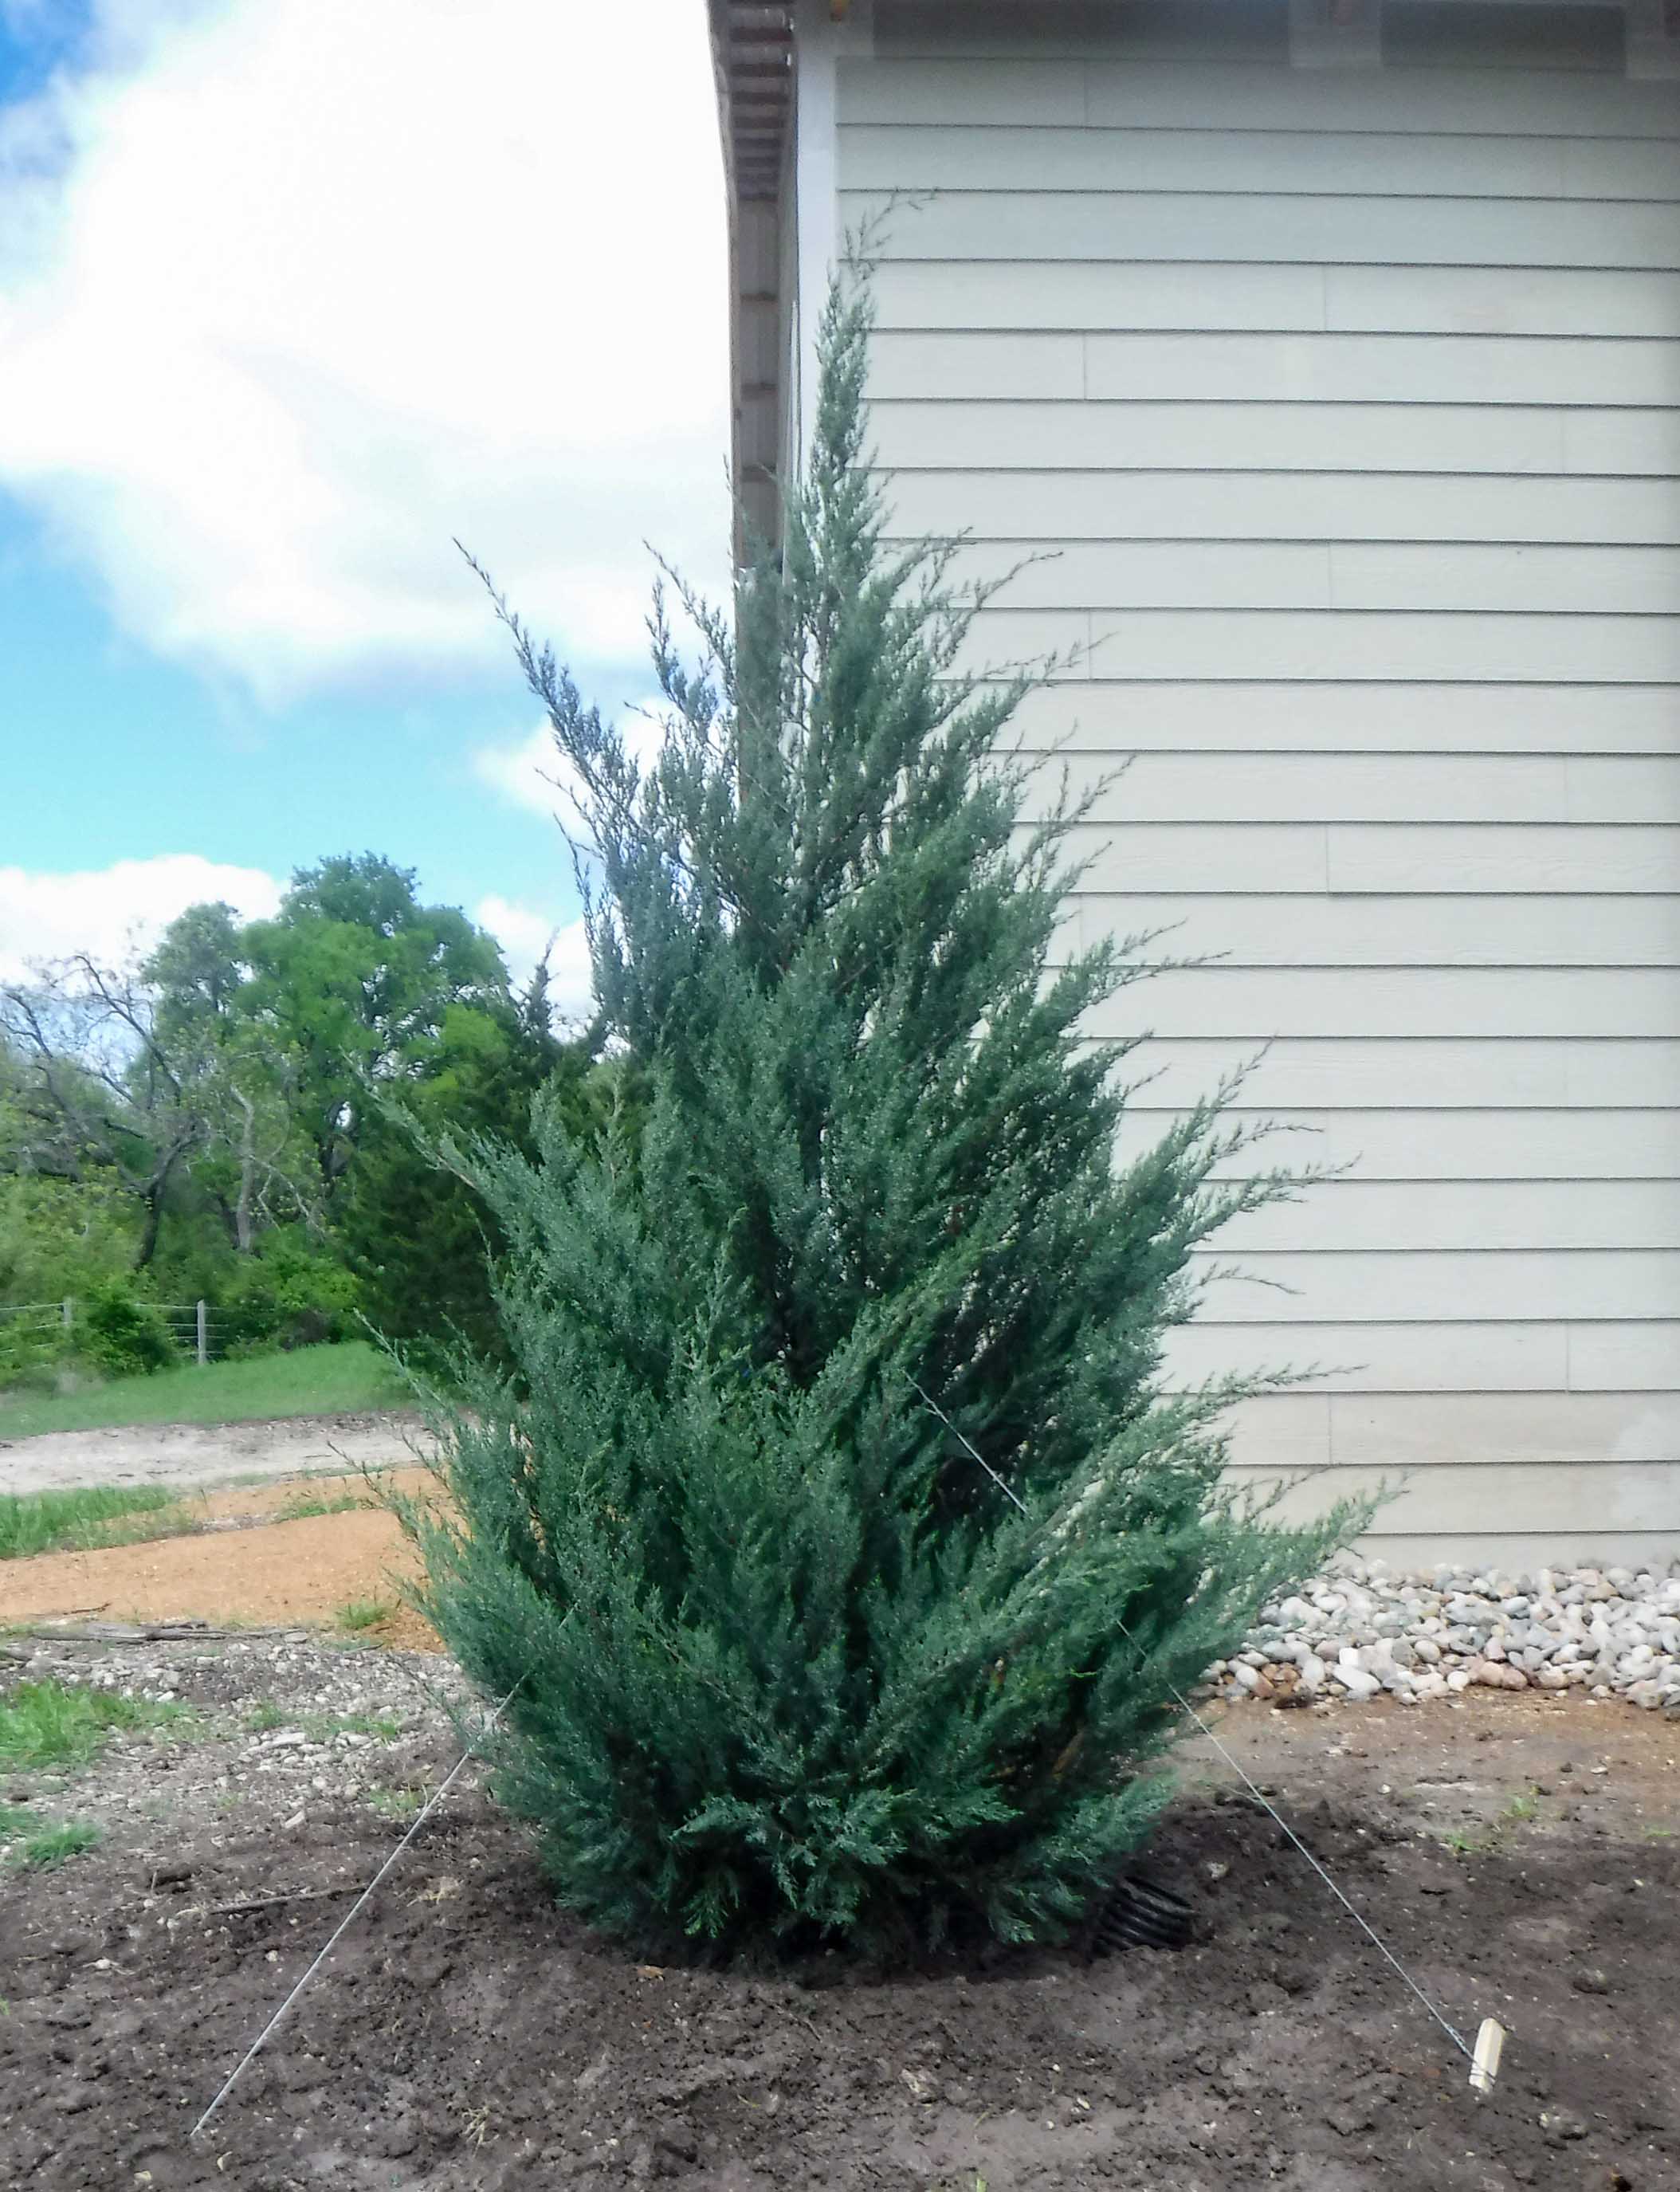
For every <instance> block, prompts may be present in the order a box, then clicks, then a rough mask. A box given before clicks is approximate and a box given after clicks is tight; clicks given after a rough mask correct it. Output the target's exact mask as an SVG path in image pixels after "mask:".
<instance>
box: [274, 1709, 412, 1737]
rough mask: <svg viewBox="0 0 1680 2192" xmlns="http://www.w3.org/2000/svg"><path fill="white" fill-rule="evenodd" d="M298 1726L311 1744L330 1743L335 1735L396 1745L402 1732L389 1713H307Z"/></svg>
mask: <svg viewBox="0 0 1680 2192" xmlns="http://www.w3.org/2000/svg"><path fill="white" fill-rule="evenodd" d="M298 1726H299V1727H300V1728H302V1730H303V1731H304V1733H305V1735H306V1736H308V1738H309V1739H310V1742H311V1743H330V1742H331V1741H332V1739H333V1737H334V1736H335V1735H372V1736H377V1737H378V1738H379V1741H380V1742H381V1743H395V1742H396V1738H398V1736H400V1735H401V1732H402V1730H401V1727H399V1726H398V1725H397V1723H396V1721H394V1720H393V1719H392V1718H391V1717H390V1715H389V1714H388V1713H305V1715H304V1716H303V1718H302V1719H301V1720H299V1722H298Z"/></svg>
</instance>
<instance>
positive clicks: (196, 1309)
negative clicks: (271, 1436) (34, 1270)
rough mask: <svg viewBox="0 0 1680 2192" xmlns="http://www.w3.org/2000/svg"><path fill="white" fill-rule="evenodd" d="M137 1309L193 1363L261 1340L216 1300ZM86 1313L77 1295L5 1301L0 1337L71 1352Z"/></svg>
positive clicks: (247, 1321)
mask: <svg viewBox="0 0 1680 2192" xmlns="http://www.w3.org/2000/svg"><path fill="white" fill-rule="evenodd" d="M136 1306H137V1307H139V1308H140V1310H143V1311H144V1312H145V1314H146V1315H147V1316H154V1317H157V1319H158V1320H159V1321H161V1322H162V1324H163V1326H164V1327H165V1328H166V1329H167V1330H168V1334H169V1338H170V1339H171V1340H172V1342H173V1343H174V1346H175V1348H176V1349H177V1350H178V1351H179V1353H180V1354H181V1355H182V1356H184V1357H185V1359H186V1360H188V1361H197V1362H200V1363H206V1362H210V1361H215V1360H216V1359H217V1358H218V1357H219V1356H223V1355H225V1354H226V1352H227V1351H228V1350H229V1348H230V1347H231V1346H233V1345H235V1344H238V1343H239V1342H241V1341H248V1340H252V1339H260V1338H261V1337H262V1335H261V1333H259V1331H258V1330H256V1329H255V1328H254V1327H253V1321H252V1318H251V1316H250V1315H249V1313H248V1312H246V1311H242V1310H226V1309H220V1308H218V1307H217V1306H216V1305H215V1304H214V1303H211V1302H205V1301H196V1302H155V1301H144V1300H142V1301H140V1302H138V1303H137V1304H136ZM87 1309H88V1305H87V1304H85V1303H83V1302H82V1301H80V1300H78V1299H77V1298H76V1297H74V1296H71V1297H70V1298H69V1299H65V1300H64V1301H56V1302H0V1338H5V1337H8V1336H9V1335H11V1334H14V1333H16V1334H21V1335H22V1336H23V1337H25V1338H26V1339H32V1340H35V1341H37V1342H41V1343H45V1342H46V1341H48V1340H50V1339H54V1338H59V1339H62V1342H63V1344H65V1347H66V1348H73V1347H74V1345H75V1344H76V1337H77V1331H78V1329H79V1327H82V1326H83V1324H84V1322H85V1321H86V1317H87ZM291 1314H292V1315H293V1316H300V1315H313V1316H322V1317H328V1316H331V1314H332V1312H331V1311H330V1310H324V1309H311V1310H293V1311H292V1312H291Z"/></svg>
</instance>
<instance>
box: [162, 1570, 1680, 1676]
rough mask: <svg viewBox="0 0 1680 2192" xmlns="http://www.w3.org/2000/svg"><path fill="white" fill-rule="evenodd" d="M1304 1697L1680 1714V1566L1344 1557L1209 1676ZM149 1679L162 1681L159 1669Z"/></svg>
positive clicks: (1279, 1607) (1271, 1614) (1267, 1614)
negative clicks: (1599, 1706) (1533, 1698)
mask: <svg viewBox="0 0 1680 2192" xmlns="http://www.w3.org/2000/svg"><path fill="white" fill-rule="evenodd" d="M1291 1668H1293V1670H1294V1683H1293V1687H1294V1688H1295V1689H1296V1690H1297V1691H1298V1692H1300V1693H1304V1694H1305V1695H1307V1696H1308V1697H1313V1698H1323V1697H1325V1696H1331V1697H1341V1696H1347V1697H1352V1698H1372V1697H1375V1696H1376V1695H1377V1694H1378V1693H1380V1692H1381V1691H1384V1690H1386V1691H1387V1692H1388V1693H1390V1694H1391V1695H1392V1696H1394V1697H1397V1698H1402V1699H1404V1700H1405V1701H1406V1702H1408V1703H1416V1702H1417V1701H1418V1700H1419V1699H1421V1698H1453V1697H1456V1696H1459V1695H1461V1694H1462V1693H1463V1692H1464V1691H1465V1690H1466V1689H1468V1688H1470V1687H1472V1684H1473V1685H1476V1686H1478V1687H1484V1688H1489V1689H1509V1690H1522V1689H1527V1688H1529V1687H1531V1686H1532V1687H1535V1688H1537V1689H1541V1690H1545V1691H1547V1692H1549V1693H1553V1694H1557V1693H1561V1692H1563V1691H1564V1690H1573V1689H1586V1690H1590V1691H1591V1693H1592V1695H1593V1696H1594V1697H1601V1698H1609V1697H1624V1698H1627V1699H1628V1700H1629V1701H1630V1702H1631V1703H1632V1704H1636V1705H1641V1706H1643V1707H1645V1708H1646V1709H1647V1710H1668V1711H1670V1712H1672V1713H1680V1564H1677V1565H1676V1567H1675V1568H1674V1569H1673V1570H1671V1571H1670V1572H1667V1573H1663V1574H1661V1575H1659V1574H1658V1573H1656V1572H1655V1571H1654V1569H1652V1568H1650V1567H1645V1568H1641V1569H1637V1570H1635V1569H1632V1568H1625V1567H1615V1568H1609V1569H1599V1568H1595V1567H1580V1568H1576V1569H1563V1568H1542V1569H1541V1570H1540V1572H1539V1573H1538V1575H1522V1576H1513V1575H1504V1574H1501V1573H1496V1572H1490V1571H1486V1570H1479V1571H1476V1570H1471V1569H1467V1568H1451V1569H1449V1568H1441V1569H1438V1570H1437V1571H1436V1573H1434V1575H1433V1576H1407V1575H1395V1574H1392V1573H1390V1571H1389V1569H1388V1567H1387V1565H1386V1563H1384V1562H1383V1561H1363V1560H1359V1559H1358V1558H1355V1557H1352V1556H1343V1557H1342V1558H1341V1559H1340V1560H1338V1561H1337V1562H1336V1563H1335V1567H1334V1568H1333V1569H1332V1571H1331V1572H1330V1573H1327V1574H1325V1575H1322V1576H1319V1577H1318V1578H1315V1579H1314V1580H1313V1581H1312V1582H1311V1583H1309V1584H1305V1585H1304V1586H1303V1587H1302V1589H1301V1590H1299V1591H1298V1592H1296V1593H1294V1594H1293V1595H1290V1597H1287V1598H1284V1599H1281V1600H1279V1601H1278V1602H1277V1603H1276V1604H1273V1605H1268V1606H1267V1607H1264V1608H1263V1609H1262V1611H1261V1619H1260V1625H1259V1626H1258V1627H1257V1628H1256V1630H1254V1632H1253V1633H1252V1634H1251V1635H1250V1636H1249V1637H1247V1638H1246V1639H1245V1640H1244V1644H1243V1647H1242V1648H1241V1650H1240V1651H1239V1653H1237V1654H1236V1655H1235V1656H1234V1657H1233V1658H1232V1659H1230V1660H1228V1661H1227V1660H1221V1661H1219V1662H1218V1663H1217V1664H1216V1666H1215V1667H1214V1668H1213V1669H1211V1670H1210V1675H1209V1679H1210V1680H1214V1681H1218V1682H1219V1683H1220V1685H1221V1686H1222V1687H1225V1690H1226V1694H1227V1696H1230V1697H1232V1698H1246V1697H1252V1698H1256V1699H1257V1700H1260V1701H1262V1702H1263V1701H1264V1700H1265V1699H1267V1698H1270V1697H1271V1696H1273V1694H1274V1693H1275V1692H1276V1690H1277V1689H1278V1687H1279V1682H1280V1681H1281V1682H1282V1683H1283V1684H1284V1686H1286V1687H1287V1686H1289V1685H1290V1670H1291ZM159 1671H160V1673H161V1672H162V1670H159Z"/></svg>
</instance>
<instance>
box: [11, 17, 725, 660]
mask: <svg viewBox="0 0 1680 2192" xmlns="http://www.w3.org/2000/svg"><path fill="white" fill-rule="evenodd" d="M705 13H706V11H705V9H703V7H702V6H701V5H700V4H699V0H641V4H639V5H637V6H635V7H627V6H620V7H594V8H586V7H584V6H582V5H580V4H575V0H565V4H558V5H557V4H555V0H476V5H475V6H473V7H472V8H470V9H464V8H463V7H462V6H461V5H460V0H356V4H355V5H353V6H348V7H337V8H332V9H322V7H321V6H320V4H319V0H219V4H215V5H208V4H203V5H199V6H196V7H194V6H191V5H189V4H187V0H172V4H164V0H106V6H105V37H104V39H103V42H102V43H101V45H100V53H101V54H102V55H103V59H102V60H101V61H100V64H99V65H98V66H94V67H93V68H91V69H88V70H87V71H84V72H83V73H82V74H81V75H80V76H78V77H75V78H73V79H65V80H61V81H60V82H59V83H56V84H55V85H54V88H52V89H51V90H50V91H49V92H48V94H43V97H42V98H41V99H40V100H37V101H36V102H34V103H33V105H32V106H31V107H28V108H26V109H23V110H20V111H14V116H13V117H12V121H11V124H10V129H9V137H10V140H11V145H12V146H13V148H14V151H15V148H17V147H19V146H22V147H23V148H25V149H24V152H23V155H22V156H21V157H10V158H8V157H5V148H4V147H0V238H3V239H5V241H3V242H0V345H3V348H4V351H5V352H6V363H5V365H4V368H3V373H0V481H3V482H6V483H7V484H9V486H10V487H11V488H13V489H14V491H16V492H18V493H20V494H23V495H24V496H25V497H26V499H28V500H29V501H31V503H32V504H33V505H35V506H36V507H37V509H38V510H39V511H42V512H43V515H44V516H45V517H46V519H47V520H48V523H49V526H50V527H51V528H52V530H53V532H54V535H55V536H56V538H57V539H59V540H60V542H61V543H62V544H63V545H65V547H66V549H67V550H68V551H71V552H72V553H74V554H76V555H78V556H80V557H83V558H84V559H85V560H86V561H87V562H88V563H89V564H90V565H91V566H92V568H94V570H95V571H96V572H97V574H99V576H100V579H102V580H103V582H104V584H105V587H106V588H107V589H108V591H109V595H110V597H111V602H112V604H113V607H114V610H115V613H116V614H117V617H118V618H119V619H120V620H121V622H122V624H123V625H124V626H125V627H126V628H127V629H128V631H131V632H132V633H134V635H136V636H138V637H139V638H140V640H142V641H143V642H145V643H146V644H147V645H149V646H151V648H155V649H157V651H159V652H161V653H163V654H168V655H171V656H174V657H176V658H179V659H185V660H188V661H189V662H191V663H194V664H196V665H200V666H202V667H204V668H207V669H211V670H215V671H223V672H228V671H231V673H233V674H234V675H235V676H238V677H240V678H242V679H243V680H244V681H246V682H248V684H249V685H250V686H251V687H252V688H253V689H255V690H256V691H258V692H259V693H260V694H265V695H267V696H269V697H271V698H279V697H282V696H284V695H287V694H292V693H294V692H296V691H298V690H299V689H302V688H307V687H309V686H310V685H315V684H319V683H322V682H327V681H331V680H333V679H335V678H343V677H346V676H361V675H363V674H365V673H367V672H369V671H379V672H386V673H388V672H390V671H392V670H393V669H401V668H405V667H406V668H407V669H408V670H409V671H413V672H415V673H419V674H421V675H433V674H436V673H437V672H439V671H449V670H451V669H453V668H455V667H458V665H461V664H463V663H464V662H485V661H489V660H493V659H495V648H496V643H497V640H496V635H495V634H494V632H493V628H492V626H491V625H490V622H489V619H488V615H487V605H486V604H485V602H484V601H483V598H482V596H481V594H480V592H479V591H478V589H477V587H476V583H475V582H474V581H473V580H472V579H471V578H470V574H468V573H467V572H466V571H465V569H464V567H463V566H462V564H461V563H460V562H459V559H458V557H457V556H456V553H455V551H454V549H453V546H452V545H451V536H452V535H459V536H460V537H461V538H462V539H464V540H465V541H466V542H467V543H468V544H469V545H470V546H471V547H472V549H473V550H474V551H475V552H476V554H478V555H479V556H481V557H482V559H483V560H484V562H486V563H487V565H488V567H489V568H490V569H491V570H492V572H493V574H494V575H495V577H496V579H497V580H498V583H499V584H501V585H504V587H506V589H507V590H508V591H509V592H510V595H511V596H512V597H513V598H514V600H515V605H516V606H517V607H518V608H520V610H521V614H524V615H526V616H527V618H528V619H530V620H531V621H532V623H533V624H534V625H537V626H538V628H539V629H541V630H544V631H548V632H550V633H551V634H552V636H553V637H554V640H555V645H556V648H558V649H559V650H560V651H561V652H562V653H563V654H567V655H568V656H574V657H577V658H578V659H590V658H592V659H595V660H598V661H599V660H605V659H612V658H620V659H622V658H623V657H624V656H626V655H629V654H639V653H640V652H641V645H642V633H641V619H642V616H643V614H644V611H645V608H646V596H647V582H648V579H649V576H650V571H649V566H648V563H647V559H646V554H645V551H644V550H643V547H642V541H643V539H644V537H645V536H646V537H647V538H650V539H654V540H655V541H657V543H658V545H659V546H660V548H661V549H662V550H663V551H668V552H669V553H670V554H671V555H672V556H673V557H674V558H675V560H677V561H678V562H681V563H682V564H684V565H685V566H686V568H689V569H690V570H691V571H692V572H693V573H694V574H695V575H696V576H697V577H698V578H699V579H701V580H702V581H703V582H704V581H710V582H712V583H714V584H715V582H716V577H717V574H718V572H719V570H720V566H721V564H722V562H723V558H724V556H725V553H726V518H727V511H726V495H725V488H724V481H723V463H724V453H725V449H726V419H727V408H726V370H727V368H726V319H725V311H726V275H725V236H724V220H723V201H722V191H721V184H720V173H719V163H718V155H717V149H716V141H715V140H716V129H715V118H714V113H713V88H712V76H711V70H710V66H709V59H708V56H707V53H706V48H705V40H704V24H705Z"/></svg>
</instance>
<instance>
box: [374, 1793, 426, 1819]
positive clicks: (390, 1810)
mask: <svg viewBox="0 0 1680 2192" xmlns="http://www.w3.org/2000/svg"><path fill="white" fill-rule="evenodd" d="M367 1801H368V1804H369V1805H370V1806H371V1807H372V1808H373V1810H374V1811H376V1812H378V1813H379V1816H380V1817H381V1818H385V1819H412V1818H413V1816H414V1814H415V1812H418V1811H419V1808H420V1806H421V1805H422V1803H424V1801H425V1800H424V1797H423V1796H422V1795H421V1794H420V1792H419V1790H418V1789H370V1790H368V1792H367Z"/></svg>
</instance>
